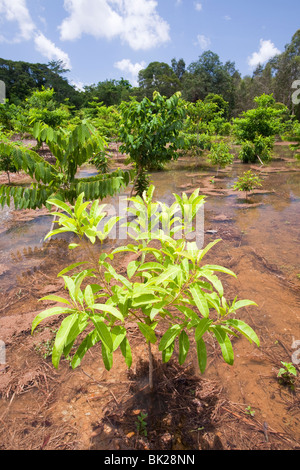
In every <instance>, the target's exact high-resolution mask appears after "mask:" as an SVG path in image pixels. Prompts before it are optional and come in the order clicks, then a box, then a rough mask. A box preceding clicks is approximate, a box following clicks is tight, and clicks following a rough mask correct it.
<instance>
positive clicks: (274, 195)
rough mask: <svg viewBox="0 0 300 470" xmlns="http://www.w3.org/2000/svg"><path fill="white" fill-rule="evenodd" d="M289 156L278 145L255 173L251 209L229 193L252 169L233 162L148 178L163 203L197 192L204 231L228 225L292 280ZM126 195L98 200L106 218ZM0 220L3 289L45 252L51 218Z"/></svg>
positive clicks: (294, 189)
mask: <svg viewBox="0 0 300 470" xmlns="http://www.w3.org/2000/svg"><path fill="white" fill-rule="evenodd" d="M292 157H293V154H292V152H291V150H290V149H289V148H287V147H282V146H278V147H277V148H276V149H275V158H274V159H273V161H272V162H271V163H270V164H268V165H265V166H263V167H256V168H255V169H256V171H257V172H258V173H260V175H261V177H262V178H263V186H262V188H261V190H260V191H258V192H257V193H256V194H253V195H252V196H251V197H250V204H245V200H244V196H243V194H240V193H237V192H234V191H232V186H233V184H234V182H235V181H236V179H237V177H238V176H239V175H241V174H242V173H243V172H244V171H247V170H248V169H249V168H252V167H251V165H244V164H242V163H240V162H238V161H237V162H235V163H234V164H233V165H232V166H230V167H228V168H226V169H225V170H221V171H220V172H218V175H217V173H216V170H215V169H214V168H211V167H209V166H208V164H207V162H206V161H205V159H203V158H200V159H199V158H186V157H185V158H182V159H180V160H179V161H178V162H173V163H171V164H170V165H169V167H168V169H167V170H166V171H164V172H156V173H153V174H152V175H151V180H152V182H153V184H154V185H155V186H156V193H155V197H156V198H157V199H159V200H161V201H163V202H165V203H168V204H171V203H172V202H173V201H174V197H173V193H181V192H182V191H186V192H192V191H193V190H194V189H196V188H197V187H199V188H200V193H204V194H206V195H207V201H206V204H205V224H206V225H205V228H206V229H210V230H212V231H213V232H214V231H215V232H216V238H219V233H218V232H219V230H220V227H222V226H225V225H226V224H227V225H226V226H228V224H230V225H231V227H234V229H235V230H238V231H239V232H240V233H241V234H242V235H243V243H247V244H249V245H250V246H251V247H253V248H254V249H255V250H257V251H259V252H260V253H262V254H263V256H264V257H265V258H266V259H267V260H268V261H269V262H270V263H273V264H276V266H278V267H284V269H286V270H288V271H289V272H292V273H295V275H296V273H299V272H300V266H299V242H300V162H297V161H295V160H293V158H292ZM95 172H96V170H95V169H94V168H85V169H83V170H82V172H81V174H80V176H81V177H83V176H91V175H93V174H95ZM128 193H129V189H126V190H124V191H123V192H122V193H121V194H120V195H119V196H115V197H113V198H107V199H105V200H104V201H103V203H108V204H109V207H108V208H109V213H111V214H112V215H114V208H116V207H118V205H119V201H120V199H119V198H120V197H121V198H124V197H125V196H127V195H128ZM0 221H1V222H2V224H5V223H7V222H9V225H10V228H9V229H7V230H6V231H4V232H2V233H0V279H1V281H2V289H3V286H4V285H12V284H13V283H14V282H15V275H16V273H20V272H22V270H23V271H26V270H28V269H32V268H34V267H36V266H38V265H39V263H41V262H42V260H43V258H44V256H45V250H46V245H45V244H44V237H45V235H46V234H47V233H48V231H49V229H50V226H51V222H52V218H51V216H49V215H43V216H39V217H36V218H35V219H33V220H31V221H26V222H21V221H19V222H18V220H17V218H14V222H12V210H11V209H9V208H7V207H5V208H4V209H3V210H2V211H0ZM2 226H3V225H2ZM64 237H66V235H65V236H64ZM64 237H63V236H62V237H59V238H64ZM109 243H111V241H110V242H109Z"/></svg>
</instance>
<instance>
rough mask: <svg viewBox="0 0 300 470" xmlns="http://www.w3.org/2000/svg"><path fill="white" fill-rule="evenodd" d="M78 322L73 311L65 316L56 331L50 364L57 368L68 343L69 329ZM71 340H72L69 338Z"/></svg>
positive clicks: (76, 315)
mask: <svg viewBox="0 0 300 470" xmlns="http://www.w3.org/2000/svg"><path fill="white" fill-rule="evenodd" d="M76 322H78V314H77V313H73V314H72V315H69V316H68V317H66V318H65V319H64V320H63V321H62V322H61V325H60V328H59V330H58V332H57V333H56V337H55V341H54V346H53V352H52V364H53V366H54V367H55V368H56V369H57V368H58V365H59V361H60V358H61V355H62V353H63V350H64V347H65V346H66V345H67V344H68V341H67V340H68V337H69V334H70V331H71V329H72V328H73V326H74V325H75V323H76ZM71 341H72V340H71Z"/></svg>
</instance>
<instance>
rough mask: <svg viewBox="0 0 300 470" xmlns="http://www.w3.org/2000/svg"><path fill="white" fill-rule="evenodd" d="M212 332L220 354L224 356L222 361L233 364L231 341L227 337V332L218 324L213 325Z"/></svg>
mask: <svg viewBox="0 0 300 470" xmlns="http://www.w3.org/2000/svg"><path fill="white" fill-rule="evenodd" d="M212 332H213V333H214V335H215V337H216V339H217V341H218V343H219V345H220V347H221V351H222V356H223V358H224V361H225V362H226V363H227V364H229V365H231V366H232V365H233V362H234V353H233V348H232V344H231V341H230V339H229V337H228V336H227V333H225V331H224V330H223V329H222V326H220V325H215V326H214V327H213V328H212Z"/></svg>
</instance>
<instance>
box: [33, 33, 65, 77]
mask: <svg viewBox="0 0 300 470" xmlns="http://www.w3.org/2000/svg"><path fill="white" fill-rule="evenodd" d="M34 43H35V48H36V50H37V51H38V52H40V54H42V55H43V56H44V57H47V59H48V60H49V61H51V60H62V62H63V63H64V66H65V67H66V68H67V69H70V68H71V61H70V58H69V56H68V54H67V53H66V52H64V51H62V50H61V49H60V48H59V47H57V46H56V45H55V44H54V43H53V42H52V41H50V39H48V38H46V36H44V35H43V33H41V32H38V33H37V34H36V36H35V38H34Z"/></svg>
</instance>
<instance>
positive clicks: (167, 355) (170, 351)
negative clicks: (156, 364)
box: [162, 341, 175, 364]
mask: <svg viewBox="0 0 300 470" xmlns="http://www.w3.org/2000/svg"><path fill="white" fill-rule="evenodd" d="M174 348H175V341H173V343H171V344H170V345H169V346H168V347H167V348H166V349H164V350H163V351H162V361H163V363H164V364H166V363H167V362H169V360H170V359H171V357H172V355H173V352H174Z"/></svg>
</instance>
